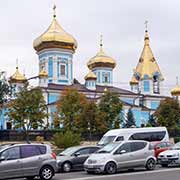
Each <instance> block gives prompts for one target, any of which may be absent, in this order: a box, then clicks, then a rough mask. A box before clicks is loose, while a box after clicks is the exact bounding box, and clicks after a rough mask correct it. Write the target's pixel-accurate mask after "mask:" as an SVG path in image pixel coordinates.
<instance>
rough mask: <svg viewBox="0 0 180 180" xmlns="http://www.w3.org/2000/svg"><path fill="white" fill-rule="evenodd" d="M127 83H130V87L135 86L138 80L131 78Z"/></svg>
mask: <svg viewBox="0 0 180 180" xmlns="http://www.w3.org/2000/svg"><path fill="white" fill-rule="evenodd" d="M129 83H130V85H137V84H138V83H139V82H138V80H137V79H136V78H135V77H134V76H133V77H132V79H131V81H130V82H129Z"/></svg>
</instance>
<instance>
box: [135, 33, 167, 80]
mask: <svg viewBox="0 0 180 180" xmlns="http://www.w3.org/2000/svg"><path fill="white" fill-rule="evenodd" d="M135 74H137V75H138V76H139V78H140V79H143V78H144V76H145V75H147V76H148V77H149V78H153V76H154V75H157V74H158V75H159V78H160V79H161V80H164V78H163V75H162V73H161V71H160V68H159V66H158V64H157V62H156V60H155V58H154V55H153V53H152V50H151V48H150V44H149V35H148V31H147V30H146V31H145V36H144V48H143V51H142V53H141V57H140V59H139V62H138V64H137V66H136V69H135Z"/></svg>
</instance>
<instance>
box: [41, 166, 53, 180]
mask: <svg viewBox="0 0 180 180" xmlns="http://www.w3.org/2000/svg"><path fill="white" fill-rule="evenodd" d="M39 176H40V179H41V180H51V179H52V177H53V176H54V170H53V168H52V167H50V166H44V167H42V168H41V170H40V173H39Z"/></svg>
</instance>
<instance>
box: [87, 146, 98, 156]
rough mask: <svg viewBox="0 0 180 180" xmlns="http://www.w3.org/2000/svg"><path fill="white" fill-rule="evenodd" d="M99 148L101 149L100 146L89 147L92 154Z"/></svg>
mask: <svg viewBox="0 0 180 180" xmlns="http://www.w3.org/2000/svg"><path fill="white" fill-rule="evenodd" d="M97 150H99V148H98V147H91V148H89V153H90V154H92V153H94V152H96V151H97Z"/></svg>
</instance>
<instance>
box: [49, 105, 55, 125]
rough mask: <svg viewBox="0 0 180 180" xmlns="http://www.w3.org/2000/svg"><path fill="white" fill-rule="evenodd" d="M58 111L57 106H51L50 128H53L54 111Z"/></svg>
mask: <svg viewBox="0 0 180 180" xmlns="http://www.w3.org/2000/svg"><path fill="white" fill-rule="evenodd" d="M55 112H56V107H55V106H51V107H50V118H49V124H50V128H53V119H54V117H53V116H54V113H55Z"/></svg>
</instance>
